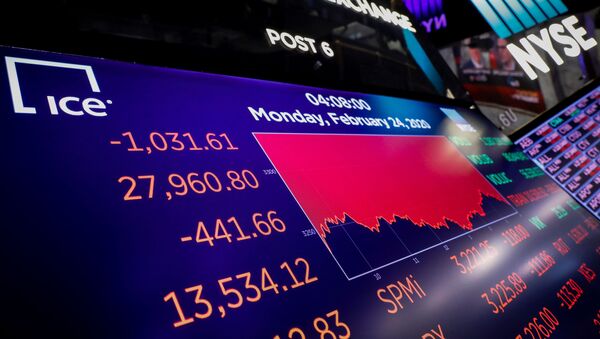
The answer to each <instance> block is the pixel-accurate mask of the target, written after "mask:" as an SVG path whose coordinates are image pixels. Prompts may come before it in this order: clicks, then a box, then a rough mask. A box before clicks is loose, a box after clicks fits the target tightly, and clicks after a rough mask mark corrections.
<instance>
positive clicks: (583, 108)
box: [517, 87, 600, 216]
mask: <svg viewBox="0 0 600 339" xmlns="http://www.w3.org/2000/svg"><path fill="white" fill-rule="evenodd" d="M599 126H600V87H597V88H595V89H594V90H592V91H590V92H589V93H586V95H584V96H583V97H581V98H579V99H578V100H577V101H576V102H574V103H572V104H571V105H569V106H568V107H567V108H565V109H564V110H561V111H560V112H559V113H557V114H555V115H553V116H552V117H550V118H549V119H548V120H546V121H545V122H544V123H543V124H540V126H538V127H537V128H534V129H533V130H532V131H531V132H529V133H527V134H526V135H525V136H523V137H522V138H520V139H519V140H517V143H518V144H519V146H521V148H522V149H523V151H524V152H525V154H527V155H528V156H529V157H530V158H531V159H532V160H533V161H535V162H536V163H537V164H538V165H539V166H540V167H541V168H543V169H544V171H545V172H546V174H548V175H549V176H551V177H552V178H553V179H554V180H555V181H556V183H557V184H559V185H560V186H561V187H563V189H565V190H566V191H568V192H569V193H570V194H571V195H572V196H573V198H574V199H575V200H577V201H578V202H579V203H581V204H582V205H584V206H585V207H587V208H588V210H589V211H590V212H591V213H593V214H594V215H596V216H598V215H600V192H598V189H599V188H600V148H599V147H600V146H599V143H598V141H599V140H600V128H599Z"/></svg>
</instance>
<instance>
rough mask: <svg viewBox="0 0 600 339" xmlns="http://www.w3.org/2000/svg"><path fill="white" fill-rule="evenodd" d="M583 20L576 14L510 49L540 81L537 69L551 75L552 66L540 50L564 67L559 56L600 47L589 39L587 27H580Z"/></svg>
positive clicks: (518, 60) (509, 46)
mask: <svg viewBox="0 0 600 339" xmlns="http://www.w3.org/2000/svg"><path fill="white" fill-rule="evenodd" d="M578 23H579V20H578V19H577V17H576V16H574V15H572V16H570V17H568V18H565V19H563V20H562V21H561V22H560V23H554V24H552V25H550V26H549V27H547V28H543V29H542V30H540V31H539V32H538V34H529V35H527V36H526V37H524V38H521V39H520V40H519V44H520V46H518V45H517V44H515V43H510V44H508V45H507V46H506V48H508V50H509V51H510V53H511V54H512V55H513V57H514V58H515V60H516V61H517V63H519V65H521V67H522V68H523V70H524V71H525V73H526V74H527V76H529V78H530V79H532V80H535V79H537V77H538V76H537V74H536V72H535V70H534V67H535V68H536V69H537V70H539V71H541V72H543V73H548V72H550V67H549V66H548V64H546V61H544V59H543V58H542V57H541V55H540V53H539V52H538V50H541V51H543V52H546V54H548V56H550V58H551V59H552V60H553V61H554V63H556V64H557V65H562V64H563V63H564V60H563V58H562V56H561V54H560V53H559V51H561V52H562V53H563V54H564V55H566V56H568V57H571V58H575V57H577V56H579V54H581V51H582V50H584V51H587V50H590V49H591V48H593V47H594V46H596V45H597V44H598V42H597V41H596V39H594V38H591V37H590V38H586V34H587V31H586V30H585V29H584V28H583V27H576V25H577V24H578Z"/></svg>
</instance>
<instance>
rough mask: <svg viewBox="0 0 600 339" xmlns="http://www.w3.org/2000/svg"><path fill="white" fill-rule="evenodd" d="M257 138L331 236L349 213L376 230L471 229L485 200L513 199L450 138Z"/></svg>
mask: <svg viewBox="0 0 600 339" xmlns="http://www.w3.org/2000/svg"><path fill="white" fill-rule="evenodd" d="M255 136H256V138H257V140H258V141H259V143H260V144H261V146H262V148H263V149H264V151H265V152H266V154H267V155H268V157H269V159H270V160H271V162H272V163H273V165H274V166H275V167H276V169H277V171H278V172H279V174H280V175H281V177H282V178H283V180H284V181H285V183H286V184H287V186H288V187H289V189H290V190H291V192H292V193H293V195H294V196H295V198H296V200H297V201H298V203H299V204H300V205H301V206H302V208H303V210H304V212H305V213H306V214H307V216H308V218H309V219H310V221H311V223H312V224H313V226H314V227H315V228H316V229H317V231H318V232H319V234H320V235H321V237H322V238H324V239H325V238H326V237H327V234H328V233H330V232H331V230H330V226H331V227H332V226H333V225H339V224H344V223H346V222H347V220H348V218H350V219H352V220H353V221H354V222H356V223H357V224H359V225H361V226H363V227H365V228H368V229H369V230H371V231H373V232H379V229H380V219H384V220H386V221H387V222H388V223H392V222H394V220H395V219H396V218H400V219H404V220H408V221H410V222H411V223H412V224H414V225H415V226H418V227H425V226H429V227H432V228H434V229H440V228H448V227H450V225H451V224H453V225H458V227H460V228H462V229H463V230H466V231H468V230H471V229H473V223H472V219H473V218H474V217H475V216H485V215H486V212H485V211H484V209H483V206H482V201H483V199H484V197H488V198H493V199H495V200H497V201H500V202H504V203H506V200H505V199H504V198H503V197H502V196H501V195H500V194H499V193H498V191H496V189H495V188H494V187H493V186H492V185H491V184H490V183H489V182H488V181H487V180H486V179H485V178H484V177H483V176H482V175H481V174H480V173H479V172H478V171H477V170H476V169H475V168H474V167H473V166H472V165H471V163H469V161H468V160H467V159H466V158H465V157H464V156H463V155H462V154H461V153H460V152H459V151H458V150H457V149H456V148H455V147H454V145H452V144H451V143H450V142H449V141H448V140H447V139H446V138H445V137H437V136H428V137H422V136H382V135H378V136H372V135H324V134H266V133H265V134H262V133H256V134H255ZM449 222H451V224H449ZM455 227H456V226H455Z"/></svg>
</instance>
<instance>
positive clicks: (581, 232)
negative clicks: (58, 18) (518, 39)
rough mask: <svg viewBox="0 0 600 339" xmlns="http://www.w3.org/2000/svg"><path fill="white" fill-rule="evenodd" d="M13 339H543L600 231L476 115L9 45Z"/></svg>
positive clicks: (584, 333)
mask: <svg viewBox="0 0 600 339" xmlns="http://www.w3.org/2000/svg"><path fill="white" fill-rule="evenodd" d="M0 53H1V54H2V56H3V58H2V60H3V61H2V62H4V65H3V67H1V68H0V111H1V118H0V119H1V121H0V132H1V133H0V136H1V138H2V139H1V140H2V145H3V157H4V159H3V166H2V167H1V170H0V171H1V173H2V175H3V177H4V178H5V180H4V184H3V191H2V192H3V195H4V200H3V201H4V203H3V208H2V213H1V216H0V218H2V223H1V224H2V227H3V240H4V241H3V246H2V248H3V253H4V254H3V280H4V282H5V284H6V287H5V290H4V291H5V298H4V299H3V305H4V309H5V316H4V322H3V324H4V325H3V333H6V334H5V336H6V337H7V338H46V337H78V338H240V337H249V338H277V339H283V338H350V337H352V338H453V337H463V338H481V337H486V338H528V337H534V338H545V337H549V336H555V337H563V338H564V337H592V336H594V335H597V333H598V331H599V330H600V327H598V323H599V322H600V318H599V316H600V315H599V313H598V312H599V311H600V304H599V303H598V300H600V293H599V291H600V288H599V284H600V282H599V279H598V277H597V274H598V272H600V261H599V260H598V259H599V258H600V230H599V225H600V224H599V222H598V220H597V219H596V217H595V216H594V215H592V214H590V213H589V212H588V210H587V209H586V208H585V207H582V206H581V205H580V204H578V203H577V202H576V201H575V200H574V199H573V198H571V197H569V196H568V195H567V194H566V193H565V192H563V190H562V189H560V187H559V186H558V185H557V184H556V183H555V182H554V181H553V180H552V178H550V177H548V176H547V175H546V174H545V173H543V172H541V171H540V170H539V169H538V167H537V166H536V165H535V164H534V163H533V162H531V161H530V160H529V159H528V158H527V157H526V156H525V155H524V154H523V153H522V152H521V150H520V149H519V147H517V146H515V145H513V144H512V143H511V142H510V140H508V139H507V138H506V137H505V136H503V135H501V134H499V132H498V131H497V130H496V128H495V127H494V126H493V125H492V124H491V123H490V122H489V121H487V120H485V119H484V118H483V117H482V116H481V115H480V114H479V113H478V112H477V111H475V110H470V109H465V108H461V107H450V106H440V105H437V104H433V103H427V102H418V101H413V100H406V99H401V98H394V97H388V96H379V95H370V94H362V93H350V92H343V91H337V90H326V89H319V88H311V87H305V86H297V85H292V84H284V83H276V82H269V81H260V80H254V79H245V78H237V77H229V76H222V75H214V74H205V73H197V72H187V71H181V70H172V69H164V68H158V67H147V66H140V65H132V64H126V63H118V62H112V61H107V60H101V59H93V58H84V57H77V56H70V55H60V54H52V53H45V52H38V51H32V50H20V49H12V48H2V49H0Z"/></svg>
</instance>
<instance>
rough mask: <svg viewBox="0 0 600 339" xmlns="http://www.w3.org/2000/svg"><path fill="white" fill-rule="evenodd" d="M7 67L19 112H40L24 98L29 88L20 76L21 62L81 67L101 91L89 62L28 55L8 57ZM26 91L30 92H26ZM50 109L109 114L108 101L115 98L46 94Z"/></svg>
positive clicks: (93, 89) (96, 90)
mask: <svg viewBox="0 0 600 339" xmlns="http://www.w3.org/2000/svg"><path fill="white" fill-rule="evenodd" d="M5 60H6V70H7V74H8V84H9V87H10V94H11V97H12V102H13V108H14V110H15V113H17V114H37V113H38V108H39V107H37V108H36V107H34V106H31V105H30V104H26V103H25V102H24V97H27V96H24V95H23V93H24V92H23V88H27V83H28V82H27V81H20V79H19V73H18V69H19V67H18V66H19V65H21V67H23V66H22V65H34V66H39V67H52V68H59V69H64V70H69V71H71V72H72V71H77V72H79V73H81V76H84V77H86V80H87V81H86V82H87V83H88V84H89V88H90V90H91V92H93V93H100V87H99V86H98V82H97V80H96V76H95V74H94V70H93V69H92V67H91V66H89V65H80V64H72V63H64V62H54V61H45V60H37V59H26V58H16V57H5ZM25 93H26V92H25ZM46 102H47V105H48V110H49V111H50V114H51V115H61V114H66V115H71V116H85V115H89V116H93V117H106V116H107V115H108V114H107V112H106V110H107V104H108V105H110V104H112V101H111V100H104V101H103V100H100V99H97V98H95V97H80V96H72V95H67V96H59V97H56V96H54V95H46Z"/></svg>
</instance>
